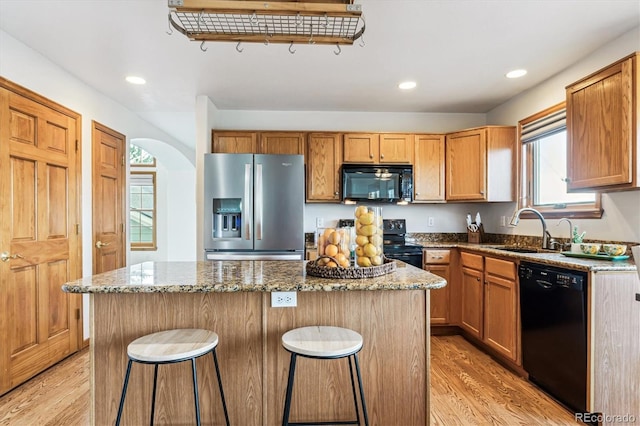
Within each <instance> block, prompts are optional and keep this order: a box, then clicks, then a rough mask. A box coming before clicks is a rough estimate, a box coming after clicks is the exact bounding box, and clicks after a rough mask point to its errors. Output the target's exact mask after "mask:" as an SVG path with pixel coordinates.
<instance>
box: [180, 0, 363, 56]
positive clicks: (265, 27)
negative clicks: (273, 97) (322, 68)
mask: <svg viewBox="0 0 640 426" xmlns="http://www.w3.org/2000/svg"><path fill="white" fill-rule="evenodd" d="M168 2H169V24H170V25H171V26H172V27H173V28H175V29H176V30H177V31H179V32H180V33H182V34H184V35H185V36H187V37H188V38H189V39H191V40H193V41H200V42H202V44H203V45H204V42H208V41H232V42H238V46H239V43H241V42H247V43H265V44H269V43H289V44H291V46H292V45H293V43H309V44H316V43H317V44H336V45H338V48H339V45H340V44H353V42H354V41H355V40H358V39H359V38H361V37H362V35H363V34H364V29H365V23H364V19H363V18H362V6H361V5H357V4H353V0H307V1H295V0H280V1H251V0H168ZM361 42H362V40H361ZM201 48H202V46H201ZM236 48H238V47H236ZM203 50H205V49H203ZM289 50H290V51H291V47H290V49H289ZM239 51H240V50H239Z"/></svg>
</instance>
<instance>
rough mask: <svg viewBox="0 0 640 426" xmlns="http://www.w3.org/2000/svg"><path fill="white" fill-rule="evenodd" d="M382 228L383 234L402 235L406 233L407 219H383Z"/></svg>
mask: <svg viewBox="0 0 640 426" xmlns="http://www.w3.org/2000/svg"><path fill="white" fill-rule="evenodd" d="M382 230H383V232H384V233H385V234H392V235H393V234H395V235H404V234H406V233H407V221H406V220H405V219H383V220H382Z"/></svg>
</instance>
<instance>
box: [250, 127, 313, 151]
mask: <svg viewBox="0 0 640 426" xmlns="http://www.w3.org/2000/svg"><path fill="white" fill-rule="evenodd" d="M304 136H305V135H304V133H302V132H261V133H260V135H259V138H260V139H259V143H258V150H257V153H258V154H282V155H304V139H305V137H304Z"/></svg>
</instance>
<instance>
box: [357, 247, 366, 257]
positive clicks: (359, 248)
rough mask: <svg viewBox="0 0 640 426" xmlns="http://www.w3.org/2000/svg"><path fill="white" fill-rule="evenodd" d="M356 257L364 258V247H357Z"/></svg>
mask: <svg viewBox="0 0 640 426" xmlns="http://www.w3.org/2000/svg"><path fill="white" fill-rule="evenodd" d="M356 256H358V257H360V256H364V250H363V249H362V246H358V247H356Z"/></svg>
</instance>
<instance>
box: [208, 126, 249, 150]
mask: <svg viewBox="0 0 640 426" xmlns="http://www.w3.org/2000/svg"><path fill="white" fill-rule="evenodd" d="M257 149H258V133H257V132H228V131H214V132H213V142H212V147H211V152H212V153H214V154H215V153H223V154H225V153H226V154H254V153H256V152H257Z"/></svg>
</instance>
